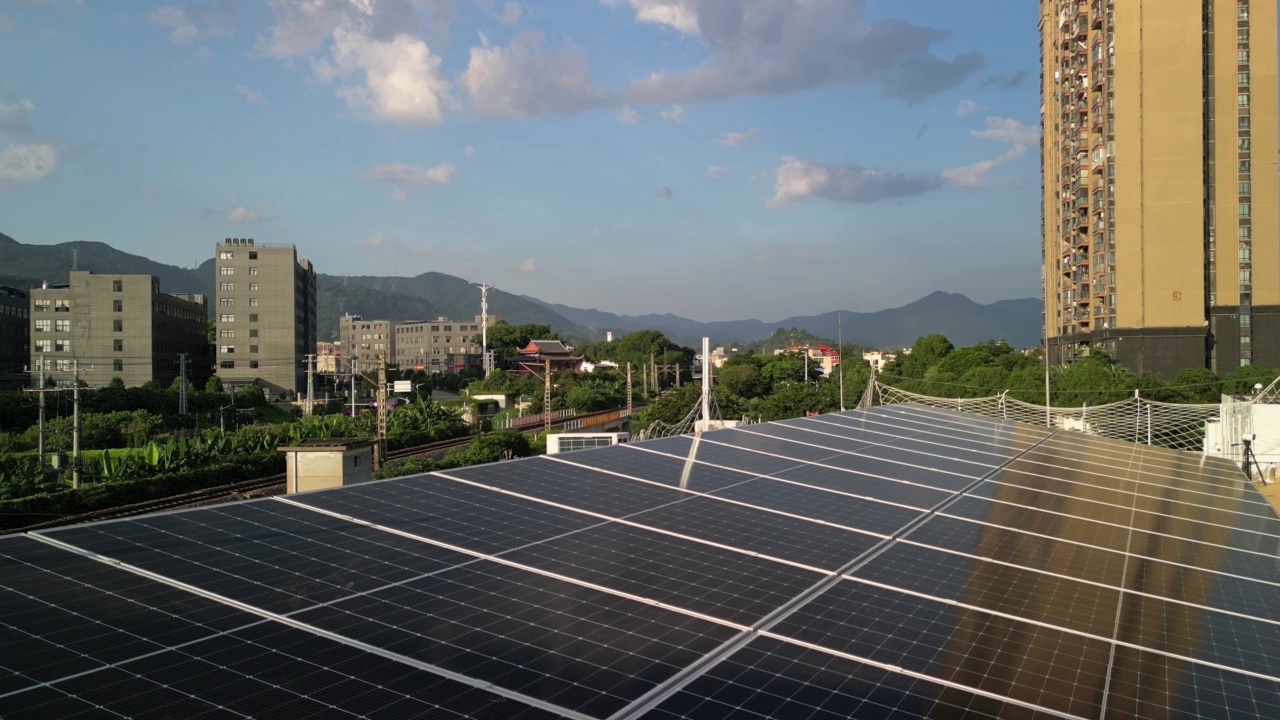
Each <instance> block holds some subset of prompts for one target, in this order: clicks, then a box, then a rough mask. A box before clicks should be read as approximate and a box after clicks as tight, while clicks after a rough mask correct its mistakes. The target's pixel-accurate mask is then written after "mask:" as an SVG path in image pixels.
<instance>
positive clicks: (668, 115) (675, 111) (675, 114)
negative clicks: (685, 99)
mask: <svg viewBox="0 0 1280 720" xmlns="http://www.w3.org/2000/svg"><path fill="white" fill-rule="evenodd" d="M658 117H660V118H662V119H663V120H665V121H667V122H669V123H671V124H672V125H680V124H683V123H684V108H682V107H680V106H679V105H672V106H671V109H670V110H666V111H664V112H661V113H658Z"/></svg>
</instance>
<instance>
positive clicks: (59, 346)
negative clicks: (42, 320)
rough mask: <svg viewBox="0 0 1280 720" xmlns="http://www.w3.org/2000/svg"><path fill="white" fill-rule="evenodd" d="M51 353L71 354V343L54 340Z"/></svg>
mask: <svg viewBox="0 0 1280 720" xmlns="http://www.w3.org/2000/svg"><path fill="white" fill-rule="evenodd" d="M53 351H54V352H71V341H70V340H54V341H53Z"/></svg>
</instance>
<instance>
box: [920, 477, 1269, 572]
mask: <svg viewBox="0 0 1280 720" xmlns="http://www.w3.org/2000/svg"><path fill="white" fill-rule="evenodd" d="M943 512H944V513H945V514H946V515H948V516H951V517H954V518H957V519H960V520H968V521H972V522H976V523H980V524H983V525H989V526H993V527H999V528H1005V529H1012V530H1020V531H1023V532H1027V533H1031V534H1035V535H1040V536H1045V537H1052V538H1058V539H1063V540H1067V541H1071V542H1076V543H1080V544H1084V545H1090V546H1094V547H1098V548H1103V549H1107V550H1114V551H1118V552H1121V553H1123V554H1125V555H1126V556H1134V557H1150V558H1153V559H1157V560H1170V559H1173V562H1175V563H1176V564H1178V565H1187V566H1191V567H1204V568H1207V567H1212V568H1214V569H1215V570H1216V571H1218V572H1222V573H1226V574H1229V575H1237V576H1240V577H1246V578H1273V577H1275V575H1276V572H1277V571H1276V568H1275V557H1276V556H1277V554H1278V552H1277V550H1276V549H1274V546H1275V543H1271V546H1272V548H1273V549H1271V550H1270V551H1268V550H1267V549H1266V548H1265V547H1264V548H1261V549H1241V548H1234V547H1226V546H1222V545H1212V544H1209V543H1204V542H1201V541H1197V540H1188V539H1185V538H1178V537H1173V536H1172V535H1162V534H1159V533H1153V532H1149V531H1145V530H1139V531H1134V533H1135V542H1134V544H1133V545H1132V546H1130V544H1129V532H1130V528H1129V527H1126V526H1121V525H1113V524H1108V523H1102V522H1095V521H1093V520H1089V519H1086V518H1080V517H1072V516H1070V515H1063V514H1059V513H1051V512H1046V511H1043V510H1036V509H1033V508H1019V507H1017V506H1015V505H1010V504H1004V503H991V502H988V501H986V500H984V499H982V498H977V497H972V496H971V497H968V498H964V499H962V500H961V501H960V502H957V503H956V504H955V505H954V506H952V507H949V508H947V509H946V510H944V511H943Z"/></svg>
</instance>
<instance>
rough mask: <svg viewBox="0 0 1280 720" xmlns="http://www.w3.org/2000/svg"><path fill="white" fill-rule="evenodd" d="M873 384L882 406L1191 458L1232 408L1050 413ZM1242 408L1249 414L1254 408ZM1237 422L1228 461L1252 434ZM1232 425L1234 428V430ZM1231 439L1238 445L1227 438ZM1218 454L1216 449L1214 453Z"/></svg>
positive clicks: (1143, 402) (1116, 405) (1133, 407)
mask: <svg viewBox="0 0 1280 720" xmlns="http://www.w3.org/2000/svg"><path fill="white" fill-rule="evenodd" d="M872 383H873V386H872V391H871V392H870V393H868V396H869V397H870V398H872V399H873V401H874V403H875V404H879V405H888V404H892V403H901V402H911V403H918V404H920V405H928V406H930V407H937V408H945V409H947V410H956V411H959V412H969V413H976V414H978V415H987V416H990V417H998V418H1004V419H1008V420H1019V421H1021V422H1026V423H1032V424H1035V425H1041V426H1047V427H1053V428H1061V429H1064V430H1077V431H1081V432H1086V433H1090V434H1092V435H1100V436H1102V437H1109V438H1114V439H1116V440H1127V441H1129V442H1136V443H1142V444H1144V445H1154V446H1158V447H1164V448H1171V449H1174V450H1186V451H1190V452H1205V451H1206V443H1205V433H1206V423H1210V422H1213V423H1218V422H1220V421H1221V420H1222V419H1223V415H1224V413H1223V410H1224V407H1226V406H1223V405H1219V404H1217V403H1214V404H1179V403H1162V402H1155V401H1153V400H1147V399H1144V398H1142V397H1140V396H1137V395H1135V396H1134V397H1131V398H1127V399H1125V400H1122V401H1120V402H1113V403H1108V404H1106V405H1096V406H1088V405H1086V406H1083V407H1050V408H1048V409H1047V410H1046V408H1045V406H1044V405H1036V404H1033V403H1027V402H1023V401H1021V400H1015V399H1013V398H1011V397H1009V395H1008V393H1007V392H1004V393H1000V394H999V395H991V396H988V397H981V398H941V397H933V396H930V395H921V394H919V393H913V392H908V391H906V390H902V389H899V388H896V387H893V386H892V385H885V384H884V383H882V382H879V381H877V380H872ZM864 404H865V398H864ZM1237 404H1238V405H1241V406H1242V407H1246V408H1247V406H1248V405H1249V404H1250V402H1242V403H1237ZM1231 417H1233V418H1235V419H1236V422H1235V424H1231V423H1223V426H1224V428H1223V429H1224V431H1226V432H1224V437H1223V441H1224V442H1223V443H1222V444H1223V445H1225V446H1226V447H1225V448H1221V449H1222V450H1223V451H1224V452H1222V456H1223V457H1233V456H1234V454H1237V453H1235V452H1234V451H1232V450H1231V445H1232V444H1233V443H1234V444H1238V443H1239V438H1241V437H1243V436H1244V435H1245V434H1247V433H1248V432H1249V430H1250V428H1248V427H1246V426H1247V425H1249V424H1250V423H1248V422H1247V420H1248V417H1249V416H1248V413H1247V412H1235V413H1234V415H1231ZM1227 425H1231V427H1230V429H1229V430H1228V428H1227V427H1226V426H1227ZM1228 433H1229V434H1230V435H1231V436H1232V437H1234V440H1230V438H1228V437H1227V434H1228ZM1228 440H1229V441H1228ZM1214 449H1215V447H1211V448H1210V450H1214ZM1210 454H1214V455H1218V454H1219V453H1218V452H1210Z"/></svg>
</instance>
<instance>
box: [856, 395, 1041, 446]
mask: <svg viewBox="0 0 1280 720" xmlns="http://www.w3.org/2000/svg"><path fill="white" fill-rule="evenodd" d="M870 415H871V416H872V417H873V418H884V419H885V421H886V422H894V423H904V424H905V423H910V424H912V425H923V426H927V427H931V428H935V429H936V431H937V432H950V433H957V434H963V435H977V436H985V435H988V434H991V433H1009V434H1012V435H1015V436H1018V437H1021V438H1024V439H1025V440H1026V441H1029V442H1030V443H1031V444H1035V443H1038V442H1039V441H1041V440H1043V439H1045V438H1046V437H1047V436H1048V435H1049V434H1051V433H1052V432H1053V431H1054V430H1056V428H1046V427H1044V426H1042V425H1039V424H1032V423H1024V422H1019V421H1017V420H1012V419H1007V418H993V417H990V416H987V415H979V414H977V413H968V412H963V411H956V410H941V409H938V408H933V407H928V406H924V405H916V404H913V403H895V404H893V405H880V406H878V407H875V408H872V410H871V411H870ZM845 416H846V415H837V416H836V417H837V418H842V417H845Z"/></svg>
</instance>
